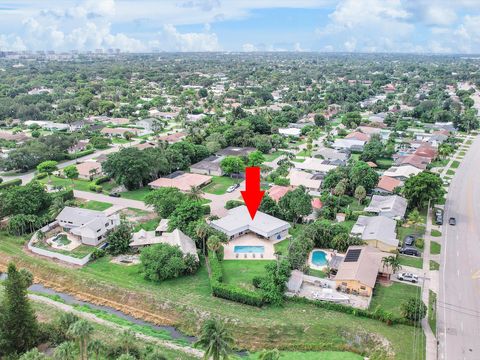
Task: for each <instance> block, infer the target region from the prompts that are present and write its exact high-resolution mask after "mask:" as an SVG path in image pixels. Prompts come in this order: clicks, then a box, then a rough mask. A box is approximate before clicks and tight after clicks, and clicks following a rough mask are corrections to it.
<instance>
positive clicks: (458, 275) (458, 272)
mask: <svg viewBox="0 0 480 360" xmlns="http://www.w3.org/2000/svg"><path fill="white" fill-rule="evenodd" d="M457 277H458V278H459V277H460V270H459V269H457Z"/></svg>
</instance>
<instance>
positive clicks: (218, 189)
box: [203, 176, 238, 195]
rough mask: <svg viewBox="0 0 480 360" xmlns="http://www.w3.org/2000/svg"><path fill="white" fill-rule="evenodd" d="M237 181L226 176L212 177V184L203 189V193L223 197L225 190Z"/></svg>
mask: <svg viewBox="0 0 480 360" xmlns="http://www.w3.org/2000/svg"><path fill="white" fill-rule="evenodd" d="M237 182H238V181H237V180H235V179H232V178H230V177H227V176H214V177H212V182H211V183H210V184H208V185H207V186H205V187H204V188H203V191H204V192H206V193H209V194H214V195H223V194H225V193H226V192H227V189H228V188H229V187H230V186H232V185H233V184H236V183H237Z"/></svg>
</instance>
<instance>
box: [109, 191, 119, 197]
mask: <svg viewBox="0 0 480 360" xmlns="http://www.w3.org/2000/svg"><path fill="white" fill-rule="evenodd" d="M108 196H111V197H117V198H118V197H121V195H120V194H119V193H117V192H111V193H110V194H108Z"/></svg>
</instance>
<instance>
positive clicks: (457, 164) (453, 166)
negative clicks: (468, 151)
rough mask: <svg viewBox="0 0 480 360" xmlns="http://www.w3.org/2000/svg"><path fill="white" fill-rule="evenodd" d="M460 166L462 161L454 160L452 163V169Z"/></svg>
mask: <svg viewBox="0 0 480 360" xmlns="http://www.w3.org/2000/svg"><path fill="white" fill-rule="evenodd" d="M459 166H460V161H457V160H454V161H452V165H451V166H450V167H451V168H452V169H458V167H459Z"/></svg>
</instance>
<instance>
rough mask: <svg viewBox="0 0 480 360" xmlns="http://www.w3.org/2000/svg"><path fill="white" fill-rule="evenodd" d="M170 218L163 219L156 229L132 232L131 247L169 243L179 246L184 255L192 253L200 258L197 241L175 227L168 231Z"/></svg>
mask: <svg viewBox="0 0 480 360" xmlns="http://www.w3.org/2000/svg"><path fill="white" fill-rule="evenodd" d="M167 229H168V220H167V219H162V220H161V221H160V224H159V225H158V226H157V228H156V229H155V231H145V230H143V229H142V230H140V231H139V232H136V233H133V234H132V242H131V243H130V247H131V248H133V249H140V248H143V247H145V246H150V245H154V244H169V245H172V246H178V247H179V248H180V250H181V251H182V253H183V254H184V255H187V254H191V255H193V256H195V258H196V259H197V260H198V254H197V247H196V246H195V241H193V240H192V239H191V238H190V237H189V236H187V235H185V234H184V233H183V232H182V231H181V230H179V229H175V230H173V231H172V232H168V231H167Z"/></svg>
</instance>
